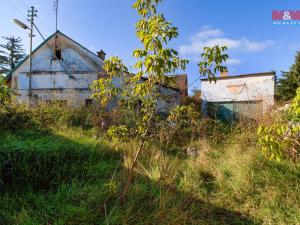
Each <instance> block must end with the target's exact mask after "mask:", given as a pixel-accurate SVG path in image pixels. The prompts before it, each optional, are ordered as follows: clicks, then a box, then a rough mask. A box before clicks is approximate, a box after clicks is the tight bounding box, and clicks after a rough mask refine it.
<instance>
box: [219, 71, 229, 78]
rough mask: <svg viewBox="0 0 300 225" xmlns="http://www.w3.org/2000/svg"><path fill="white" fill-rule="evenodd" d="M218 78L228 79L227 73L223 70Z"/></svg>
mask: <svg viewBox="0 0 300 225" xmlns="http://www.w3.org/2000/svg"><path fill="white" fill-rule="evenodd" d="M220 77H228V71H227V70H224V71H223V72H222V73H221V74H220Z"/></svg>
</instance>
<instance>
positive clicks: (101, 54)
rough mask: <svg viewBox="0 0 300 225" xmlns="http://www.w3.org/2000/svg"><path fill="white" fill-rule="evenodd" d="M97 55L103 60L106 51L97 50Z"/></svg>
mask: <svg viewBox="0 0 300 225" xmlns="http://www.w3.org/2000/svg"><path fill="white" fill-rule="evenodd" d="M97 55H98V57H99V58H100V59H102V60H103V61H104V60H105V55H106V53H105V52H104V51H103V50H100V51H99V52H97Z"/></svg>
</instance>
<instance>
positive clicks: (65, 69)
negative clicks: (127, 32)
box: [7, 31, 187, 107]
mask: <svg viewBox="0 0 300 225" xmlns="http://www.w3.org/2000/svg"><path fill="white" fill-rule="evenodd" d="M104 60H105V53H104V52H103V51H102V50H101V51H99V52H97V54H94V53H93V52H91V51H89V50H88V49H87V48H85V47H83V46H82V45H80V44H79V43H77V42H76V41H74V40H72V39H71V38H69V37H68V36H66V35H65V34H63V33H62V32H60V31H57V32H55V33H54V34H52V35H51V36H50V37H49V38H47V39H46V40H45V41H44V42H43V43H42V44H40V45H39V46H38V47H37V48H36V49H35V50H34V51H33V54H32V72H31V75H29V74H30V73H29V71H30V69H29V68H30V66H29V64H30V62H29V57H26V58H25V59H24V60H23V61H22V62H21V63H20V64H19V65H18V66H17V67H16V68H15V69H14V70H13V71H12V72H11V73H10V74H8V75H7V78H8V80H9V81H8V82H9V83H10V84H11V87H12V90H13V91H14V93H15V94H16V99H17V101H18V102H21V103H25V104H31V105H35V104H38V103H40V102H51V101H59V102H61V103H62V104H66V105H68V106H71V107H80V106H83V105H89V104H92V103H93V101H92V99H91V98H90V96H91V94H92V91H91V90H90V85H91V83H92V82H93V81H94V80H96V79H99V78H101V77H103V78H105V76H106V74H105V72H104V71H103V70H102V65H103V61H104ZM177 79H178V82H179V84H180V85H176V87H162V88H163V89H166V91H164V93H166V94H167V95H168V97H169V98H168V99H169V100H165V102H161V105H163V106H164V107H167V106H168V105H174V104H175V105H176V104H179V103H180V101H181V100H180V99H181V97H182V96H184V95H187V81H186V75H183V76H178V78H177ZM177 79H176V80H177ZM115 82H118V81H115ZM177 86H178V87H177Z"/></svg>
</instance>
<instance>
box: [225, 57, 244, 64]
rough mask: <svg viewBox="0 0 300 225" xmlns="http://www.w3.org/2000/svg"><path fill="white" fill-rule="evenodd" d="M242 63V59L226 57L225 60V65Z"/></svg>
mask: <svg viewBox="0 0 300 225" xmlns="http://www.w3.org/2000/svg"><path fill="white" fill-rule="evenodd" d="M241 63H242V61H241V60H239V59H230V58H229V59H228V60H227V61H226V64H227V65H239V64H241Z"/></svg>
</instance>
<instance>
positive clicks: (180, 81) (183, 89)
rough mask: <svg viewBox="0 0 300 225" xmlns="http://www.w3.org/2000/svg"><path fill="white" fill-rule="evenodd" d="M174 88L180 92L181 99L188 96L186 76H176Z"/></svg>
mask: <svg viewBox="0 0 300 225" xmlns="http://www.w3.org/2000/svg"><path fill="white" fill-rule="evenodd" d="M175 77H176V79H175V80H176V87H177V88H178V89H179V90H180V96H181V98H183V97H186V96H188V87H187V75H186V74H181V75H176V76H175Z"/></svg>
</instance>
